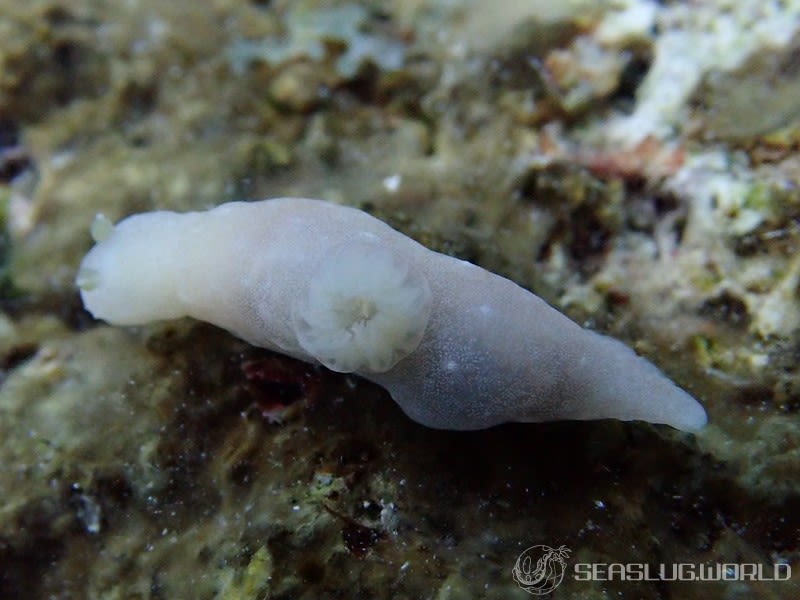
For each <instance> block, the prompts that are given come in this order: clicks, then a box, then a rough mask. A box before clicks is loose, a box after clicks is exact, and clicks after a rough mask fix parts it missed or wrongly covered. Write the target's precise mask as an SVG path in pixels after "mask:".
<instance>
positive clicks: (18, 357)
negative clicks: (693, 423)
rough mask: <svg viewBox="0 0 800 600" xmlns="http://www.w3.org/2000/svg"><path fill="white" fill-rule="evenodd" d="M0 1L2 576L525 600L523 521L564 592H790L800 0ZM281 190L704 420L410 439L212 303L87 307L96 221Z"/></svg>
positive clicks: (286, 594) (796, 553) (32, 589)
mask: <svg viewBox="0 0 800 600" xmlns="http://www.w3.org/2000/svg"><path fill="white" fill-rule="evenodd" d="M2 11H3V18H0V206H1V207H2V211H0V212H1V213H2V214H1V215H0V216H2V219H3V221H4V225H5V227H4V228H3V233H2V236H0V261H1V265H0V266H1V267H2V268H0V294H2V297H1V299H0V309H2V314H0V498H2V499H3V502H2V505H1V506H0V597H9V598H12V597H13V598H185V597H192V598H198V599H203V598H209V599H210V598H276V599H278V598H280V599H289V598H292V599H297V598H309V599H310V598H383V597H385V598H437V599H455V598H476V597H486V598H528V597H531V596H530V595H529V594H528V593H526V592H525V591H523V590H521V589H520V588H519V587H518V586H517V584H516V583H515V582H514V580H513V578H512V567H513V566H514V564H515V561H516V560H517V557H518V556H519V555H520V553H522V552H523V550H525V549H526V548H528V547H529V546H533V545H536V544H546V545H549V546H553V547H559V546H562V545H563V546H566V547H567V548H568V549H569V550H570V553H569V556H568V558H567V559H566V573H565V576H564V579H563V581H562V582H561V583H560V585H558V587H557V588H556V589H555V591H554V592H553V597H555V598H572V597H586V598H595V597H596V598H603V597H607V596H611V595H613V596H616V597H622V598H666V597H674V598H677V597H680V598H738V597H742V598H744V597H746V598H792V597H800V560H799V559H800V541H799V540H800V483H798V482H800V425H799V424H798V423H800V422H799V421H798V414H797V413H798V410H800V376H799V375H798V365H799V364H800V302H798V286H799V285H800V239H799V238H800V195H798V192H797V190H798V183H800V158H798V157H800V154H798V146H799V143H798V140H800V135H799V134H798V132H799V131H800V122H799V121H798V112H797V102H796V97H797V89H798V87H800V84H798V68H797V53H798V43H799V42H798V39H800V37H799V36H798V29H799V28H800V26H799V25H798V23H800V5H798V2H796V1H794V0H792V1H788V2H780V3H778V2H763V1H762V0H745V1H742V2H736V3H731V2H726V1H724V0H701V1H697V2H669V3H655V2H650V1H646V0H627V1H626V2H619V3H613V5H611V3H608V4H606V3H597V2H573V3H570V2H552V1H549V0H536V1H534V2H532V3H520V2H517V1H512V0H498V1H496V2H491V3H488V2H486V3H484V2H478V1H477V0H476V1H475V2H471V3H469V2H467V3H452V2H445V1H437V0H422V1H419V2H400V1H397V2H393V1H392V2H385V3H380V4H373V3H360V4H359V3H354V2H333V3H331V2H325V3H323V2H314V1H311V0H303V1H301V2H289V1H288V0H283V1H282V0H274V1H272V2H261V1H255V0H253V1H246V0H212V1H209V2H205V3H202V7H201V6H200V4H199V3H197V2H192V1H189V0H171V1H166V0H142V1H141V2H135V3H133V2H124V3H123V2H107V1H104V0H76V1H69V2H67V1H66V0H24V1H23V0H6V2H5V3H4V7H3V9H2ZM765 89H769V90H772V92H773V93H771V94H766V95H765V94H764V93H763V90H765ZM288 195H298V196H308V197H320V198H325V199H328V200H334V201H340V202H344V203H349V204H352V205H355V206H359V207H361V208H365V209H367V210H370V211H371V212H373V213H374V214H376V215H377V216H379V217H381V218H383V219H384V220H387V221H388V222H390V223H391V224H392V225H393V226H395V227H396V228H398V229H400V230H402V231H403V232H404V233H407V234H409V235H412V236H414V237H415V238H417V239H418V240H420V241H421V242H423V243H425V244H426V245H428V246H430V247H432V248H434V249H436V250H439V251H444V252H449V253H451V254H454V255H456V256H459V257H460V258H464V259H467V260H471V261H474V262H476V263H478V264H480V265H481V266H483V267H486V268H488V269H491V270H494V271H496V272H498V273H501V274H503V275H505V276H508V277H510V278H512V279H514V280H515V281H517V282H518V283H520V284H522V285H524V286H527V287H529V288H531V289H533V290H534V291H536V292H537V293H539V294H540V295H542V296H543V297H545V298H547V299H548V300H549V301H550V302H551V303H553V304H554V305H555V306H557V307H558V308H560V309H562V310H564V311H565V312H567V313H568V314H570V315H571V316H572V317H573V318H575V319H576V320H579V321H580V322H581V323H584V324H588V325H590V326H592V327H594V328H596V329H598V330H601V331H603V332H606V333H609V334H611V335H615V336H616V337H619V338H620V339H623V340H625V341H626V342H628V343H629V344H631V345H632V346H634V347H635V348H636V349H637V350H638V351H640V352H641V353H642V354H644V355H646V356H647V357H648V358H650V359H651V360H653V362H655V363H656V364H658V365H659V366H660V367H661V368H662V369H664V370H665V371H666V372H667V373H669V374H670V376H671V377H672V378H673V379H675V380H676V381H677V382H678V383H679V384H681V385H682V386H683V387H685V388H687V389H688V390H689V391H691V392H692V393H693V394H694V395H695V396H696V397H697V398H699V399H700V400H701V402H703V403H704V405H705V406H706V408H707V410H708V413H709V418H710V425H709V426H708V427H707V429H706V430H704V431H703V432H701V433H700V434H698V435H697V436H688V435H684V434H679V433H677V432H675V431H672V430H670V429H667V428H659V427H652V426H649V425H644V424H640V423H627V424H623V423H618V422H595V423H558V424H546V425H512V426H503V427H498V428H495V429H492V430H487V431H481V432H472V433H453V432H440V431H434V430H430V429H425V428H423V427H421V426H418V425H416V424H415V423H413V422H411V421H410V420H409V419H407V418H406V417H405V416H404V415H403V414H402V413H400V411H399V409H398V408H397V407H396V406H395V404H394V403H393V402H391V401H390V400H389V399H388V397H387V396H386V395H385V394H384V393H383V392H382V391H381V390H380V389H378V388H376V387H374V386H372V385H369V384H368V383H366V382H364V381H361V380H356V379H354V378H351V377H347V376H340V375H337V374H333V373H330V372H328V371H325V370H324V369H318V368H315V367H312V366H310V365H306V364H303V363H298V362H295V361H292V360H289V359H287V358H285V357H281V356H277V355H272V354H269V353H266V352H263V351H260V350H257V349H254V348H250V347H248V346H247V345H245V344H243V343H242V342H241V341H239V340H236V339H234V338H232V337H231V336H229V335H227V334H226V333H224V332H221V331H218V330H216V329H214V328H212V327H210V326H206V325H202V324H198V323H194V322H188V321H187V322H181V323H176V324H166V325H154V326H150V327H146V328H139V329H135V330H123V329H115V328H111V327H108V326H105V325H103V324H101V323H95V322H93V321H92V320H91V318H90V317H89V315H87V313H85V312H84V311H83V310H82V308H81V306H80V302H79V299H78V296H77V291H76V289H75V287H74V285H73V279H74V276H75V269H76V267H77V264H78V262H79V260H80V258H81V256H82V255H83V254H84V253H85V251H86V250H87V249H88V247H89V246H90V244H91V240H90V237H89V235H88V228H89V223H90V222H91V220H92V218H93V216H94V215H95V214H96V213H97V212H103V213H104V214H106V215H107V216H108V217H109V218H111V219H112V220H117V219H119V218H121V217H123V216H125V215H128V214H131V213H134V212H139V211H143V210H152V209H158V208H167V209H176V210H186V209H199V208H206V207H209V206H212V205H215V204H218V203H220V202H223V201H226V200H232V199H248V198H250V199H252V198H263V197H270V196H288ZM593 562H594V563H601V564H608V563H646V564H649V565H652V566H653V567H654V569H657V567H658V565H660V564H665V565H666V566H667V567H668V568H671V565H672V564H673V563H691V564H695V565H699V564H707V565H714V564H717V563H734V564H738V563H753V564H756V565H762V567H763V569H764V571H763V572H764V573H765V574H767V575H769V574H771V573H772V569H773V565H774V564H775V563H786V564H789V565H791V566H792V567H793V569H794V571H795V573H794V575H793V577H792V578H791V579H790V580H788V581H784V582H774V581H733V580H729V581H716V582H714V581H712V582H678V581H663V582H654V581H623V580H620V577H616V578H613V579H612V580H605V581H581V580H578V579H576V577H575V576H574V568H575V565H576V564H578V563H593ZM601 573H602V570H601ZM606 579H608V577H606Z"/></svg>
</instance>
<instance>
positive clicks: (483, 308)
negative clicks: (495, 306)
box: [478, 304, 493, 315]
mask: <svg viewBox="0 0 800 600" xmlns="http://www.w3.org/2000/svg"><path fill="white" fill-rule="evenodd" d="M478 310H480V311H481V314H482V315H490V314H492V312H493V311H492V307H491V306H489V305H488V304H481V305H480V307H479V308H478Z"/></svg>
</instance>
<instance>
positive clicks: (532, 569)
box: [511, 545, 571, 596]
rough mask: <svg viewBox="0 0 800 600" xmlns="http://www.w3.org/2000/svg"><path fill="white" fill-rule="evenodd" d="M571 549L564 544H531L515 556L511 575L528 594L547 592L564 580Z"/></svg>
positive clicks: (537, 594) (536, 594)
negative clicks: (515, 560)
mask: <svg viewBox="0 0 800 600" xmlns="http://www.w3.org/2000/svg"><path fill="white" fill-rule="evenodd" d="M570 552H571V550H570V549H569V548H567V547H566V546H560V547H558V548H551V547H550V546H542V545H540V546H531V547H530V548H528V549H526V550H525V551H524V552H523V553H522V554H520V555H519V557H517V562H516V563H515V564H514V568H513V569H511V575H512V576H513V577H514V581H516V582H517V585H518V586H519V587H521V588H522V589H523V590H525V591H526V592H528V593H529V594H533V595H535V596H541V595H544V594H549V593H550V592H552V591H553V590H554V589H556V588H557V587H558V586H559V584H560V583H561V582H562V581H563V580H564V569H565V568H566V566H567V562H566V559H567V558H569V553H570Z"/></svg>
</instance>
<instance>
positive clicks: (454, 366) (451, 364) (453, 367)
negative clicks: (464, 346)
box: [444, 360, 458, 371]
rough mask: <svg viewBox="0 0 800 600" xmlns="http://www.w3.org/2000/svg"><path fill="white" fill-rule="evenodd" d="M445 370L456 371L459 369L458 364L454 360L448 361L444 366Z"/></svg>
mask: <svg viewBox="0 0 800 600" xmlns="http://www.w3.org/2000/svg"><path fill="white" fill-rule="evenodd" d="M444 368H445V369H447V370H448V371H455V370H456V369H457V368H458V363H457V362H456V361H454V360H448V361H447V362H446V363H445V364H444Z"/></svg>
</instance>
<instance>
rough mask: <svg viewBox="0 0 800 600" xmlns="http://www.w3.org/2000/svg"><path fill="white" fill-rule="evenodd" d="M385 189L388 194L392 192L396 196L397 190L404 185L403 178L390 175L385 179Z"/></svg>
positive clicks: (397, 175) (398, 175) (396, 174)
mask: <svg viewBox="0 0 800 600" xmlns="http://www.w3.org/2000/svg"><path fill="white" fill-rule="evenodd" d="M382 183H383V187H384V189H385V190H386V191H387V192H391V193H392V194H394V193H395V192H396V191H397V190H399V189H400V184H401V183H403V176H402V175H400V174H398V173H395V174H394V175H389V176H388V177H384V178H383V182H382Z"/></svg>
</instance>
